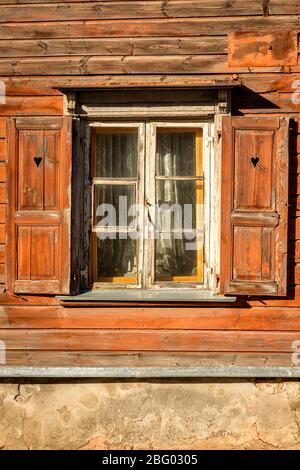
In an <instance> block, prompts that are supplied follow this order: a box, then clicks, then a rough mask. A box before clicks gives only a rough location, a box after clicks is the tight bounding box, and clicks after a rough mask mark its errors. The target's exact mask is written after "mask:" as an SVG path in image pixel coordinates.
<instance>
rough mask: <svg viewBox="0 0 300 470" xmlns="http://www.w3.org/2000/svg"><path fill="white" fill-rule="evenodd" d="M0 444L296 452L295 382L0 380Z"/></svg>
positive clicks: (298, 385)
mask: <svg viewBox="0 0 300 470" xmlns="http://www.w3.org/2000/svg"><path fill="white" fill-rule="evenodd" d="M0 448H1V449H273V448H284V449H300V382H299V381H298V382H297V381H281V380H276V381H272V382H271V381H268V382H265V381H262V380H259V381H254V380H251V381H250V380H243V381H230V380H226V381H225V380H223V381H220V380H210V381H207V380H185V381H175V380H163V381H162V380H160V381H154V380H148V381H144V380H143V381H128V380H127V381H118V382H112V381H99V380H97V381H91V380H89V381H73V382H70V381H69V382H68V381H65V382H63V381H61V380H56V381H51V382H49V381H48V382H47V381H43V382H41V381H39V382H38V381H34V380H27V381H23V382H22V383H21V384H20V383H19V384H18V383H15V382H14V383H12V382H11V381H10V382H9V381H2V382H1V383H0Z"/></svg>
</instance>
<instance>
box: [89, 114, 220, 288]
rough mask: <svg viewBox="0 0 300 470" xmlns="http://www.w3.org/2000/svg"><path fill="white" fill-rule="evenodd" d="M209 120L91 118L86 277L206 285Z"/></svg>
mask: <svg viewBox="0 0 300 470" xmlns="http://www.w3.org/2000/svg"><path fill="white" fill-rule="evenodd" d="M211 128H212V125H211V124H210V123H195V122H180V123H179V122H175V123H174V122H140V123H112V122H110V123H99V122H98V123H97V122H95V123H93V124H92V135H91V140H92V145H91V177H92V198H91V199H92V217H91V220H92V227H91V244H90V247H91V248H90V275H91V285H92V287H93V288H94V289H99V288H111V287H113V288H116V287H117V288H122V287H123V288H124V287H136V288H142V289H155V288H172V287H173V288H178V287H197V288H202V289H208V288H209V275H208V274H209V247H210V220H209V215H210V210H209V208H210V203H211V201H210V186H211V183H210V162H211V156H212V152H211V145H210V141H209V136H210V134H211Z"/></svg>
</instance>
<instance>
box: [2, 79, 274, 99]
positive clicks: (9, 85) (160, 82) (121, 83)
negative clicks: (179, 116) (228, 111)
mask: <svg viewBox="0 0 300 470" xmlns="http://www.w3.org/2000/svg"><path fill="white" fill-rule="evenodd" d="M275 76H276V75H275ZM273 78H274V74H273ZM0 80H4V81H5V84H6V92H7V95H8V96H27V95H30V96H36V95H43V96H46V95H53V94H61V92H59V91H58V90H55V89H54V88H53V87H60V88H66V87H72V88H81V89H82V88H95V87H96V88H106V89H108V88H112V89H113V88H120V87H132V88H135V87H146V86H150V87H164V86H165V87H170V86H173V87H181V86H189V87H201V86H206V87H207V86H210V85H211V86H226V85H228V84H233V85H234V84H235V83H237V82H238V80H237V77H236V76H234V75H223V74H220V75H209V74H206V75H205V76H203V75H199V74H195V75H161V74H158V75H99V76H95V75H89V76H74V75H73V76H53V75H52V76H42V77H41V76H33V77H22V76H19V77H0Z"/></svg>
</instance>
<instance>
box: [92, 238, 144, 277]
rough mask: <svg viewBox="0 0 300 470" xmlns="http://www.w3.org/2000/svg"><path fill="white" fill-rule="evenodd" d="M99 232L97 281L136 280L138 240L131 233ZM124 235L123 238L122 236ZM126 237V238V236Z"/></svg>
mask: <svg viewBox="0 0 300 470" xmlns="http://www.w3.org/2000/svg"><path fill="white" fill-rule="evenodd" d="M111 236H112V237H114V239H110V238H108V237H109V235H107V234H103V233H97V234H96V239H97V244H96V260H97V261H96V263H97V264H96V266H97V273H96V279H95V280H96V281H97V280H98V281H101V282H102V281H104V282H136V281H137V242H136V240H134V239H132V238H131V237H130V235H129V234H111ZM122 237H123V238H122ZM125 237H126V238H125Z"/></svg>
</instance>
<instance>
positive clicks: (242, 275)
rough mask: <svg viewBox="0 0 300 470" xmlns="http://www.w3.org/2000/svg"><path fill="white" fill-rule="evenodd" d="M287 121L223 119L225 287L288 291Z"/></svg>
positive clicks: (273, 292)
mask: <svg viewBox="0 0 300 470" xmlns="http://www.w3.org/2000/svg"><path fill="white" fill-rule="evenodd" d="M288 127H289V121H288V120H285V119H283V118H282V119H276V118H275V119H271V118H264V119H259V118H247V117H226V118H224V119H223V134H222V135H223V148H222V182H221V185H222V187H221V192H222V194H221V292H222V293H226V294H229V293H231V294H244V295H247V294H248V295H250V294H258V293H260V294H262V295H275V296H276V295H285V294H286V289H287V238H288V232H287V223H288V212H287V209H288V141H289V140H288Z"/></svg>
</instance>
